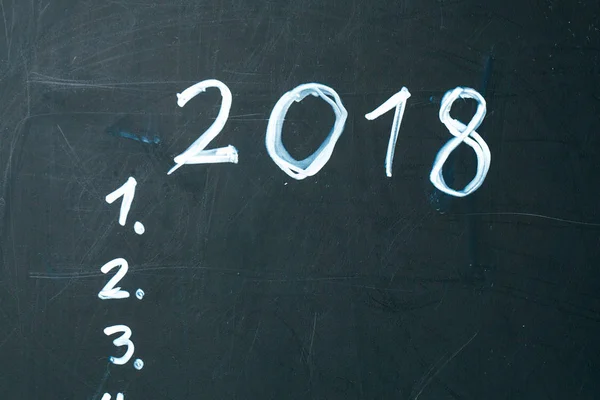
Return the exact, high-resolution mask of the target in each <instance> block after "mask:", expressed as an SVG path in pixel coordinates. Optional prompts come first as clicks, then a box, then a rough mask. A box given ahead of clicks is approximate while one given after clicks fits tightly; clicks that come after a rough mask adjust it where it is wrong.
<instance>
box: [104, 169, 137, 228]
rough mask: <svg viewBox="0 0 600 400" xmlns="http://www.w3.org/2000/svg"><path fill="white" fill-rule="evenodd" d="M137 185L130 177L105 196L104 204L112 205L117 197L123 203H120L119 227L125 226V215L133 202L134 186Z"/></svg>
mask: <svg viewBox="0 0 600 400" xmlns="http://www.w3.org/2000/svg"><path fill="white" fill-rule="evenodd" d="M136 185H137V181H136V180H135V178H134V177H132V176H130V177H129V179H127V182H125V183H124V184H123V185H122V186H121V187H120V188H118V189H117V190H115V191H114V192H112V193H110V194H107V195H106V202H107V203H108V204H112V203H114V201H115V200H117V199H118V198H119V197H123V201H122V202H121V210H120V211H119V225H121V226H125V222H127V214H129V209H130V208H131V203H132V202H133V196H135V186H136Z"/></svg>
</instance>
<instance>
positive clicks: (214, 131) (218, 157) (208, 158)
mask: <svg viewBox="0 0 600 400" xmlns="http://www.w3.org/2000/svg"><path fill="white" fill-rule="evenodd" d="M211 87H214V88H217V89H219V90H220V91H221V97H223V101H222V102H221V109H220V110H219V114H218V115H217V119H215V122H213V123H212V125H211V126H210V127H209V128H208V129H207V130H206V132H204V133H203V134H202V135H200V137H199V138H198V139H196V141H194V143H192V144H191V145H190V147H188V148H187V149H186V150H185V151H184V152H183V153H181V154H179V155H178V156H177V157H175V158H174V159H173V161H175V164H176V165H175V166H174V167H173V168H171V169H170V170H169V172H167V175H170V174H172V173H173V172H175V171H176V170H177V169H178V168H180V167H181V166H183V165H185V164H207V163H234V164H237V162H238V152H237V149H236V148H235V147H233V146H232V145H229V146H227V147H221V148H218V149H212V150H204V149H205V147H206V146H207V145H208V144H209V143H210V142H211V141H212V140H213V139H214V138H215V137H217V135H218V134H219V133H221V131H222V130H223V127H224V126H225V123H226V122H227V118H229V110H230V109H231V101H232V100H231V91H230V90H229V88H228V87H227V85H225V84H224V83H223V82H221V81H218V80H216V79H208V80H205V81H202V82H198V83H196V84H195V85H192V86H190V87H189V88H187V89H185V90H184V91H183V92H181V93H177V105H178V106H179V107H183V106H185V104H186V103H187V102H188V101H190V100H191V99H193V98H194V97H196V96H197V95H198V94H199V93H203V92H205V91H206V89H208V88H211Z"/></svg>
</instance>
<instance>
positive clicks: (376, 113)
mask: <svg viewBox="0 0 600 400" xmlns="http://www.w3.org/2000/svg"><path fill="white" fill-rule="evenodd" d="M409 97H410V92H409V91H408V89H407V88H405V87H403V88H402V89H401V90H400V91H399V92H398V93H396V94H395V95H393V96H392V97H390V98H389V99H388V100H387V101H386V102H385V103H383V104H382V105H380V106H379V107H377V108H376V109H375V110H373V111H371V112H370V113H368V114H366V115H365V118H366V119H368V120H369V121H372V120H374V119H376V118H379V117H380V116H382V115H383V114H385V113H386V112H388V111H390V110H391V109H392V108H396V112H395V113H394V120H393V121H392V132H391V133H390V141H389V142H388V148H387V154H386V155H385V174H386V175H387V176H388V177H389V178H391V177H392V161H393V160H394V150H395V149H396V141H397V140H398V132H399V131H400V124H401V123H402V117H404V109H405V108H406V101H407V100H408V98H409Z"/></svg>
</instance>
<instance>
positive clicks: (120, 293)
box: [98, 258, 129, 300]
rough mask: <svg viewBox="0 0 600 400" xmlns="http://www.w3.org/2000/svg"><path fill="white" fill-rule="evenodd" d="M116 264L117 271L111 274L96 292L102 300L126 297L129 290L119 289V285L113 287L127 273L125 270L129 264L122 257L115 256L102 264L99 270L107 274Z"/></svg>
mask: <svg viewBox="0 0 600 400" xmlns="http://www.w3.org/2000/svg"><path fill="white" fill-rule="evenodd" d="M116 266H120V268H119V271H117V273H116V274H115V276H113V277H112V278H111V279H110V280H109V281H108V282H107V283H106V285H104V287H103V288H102V290H101V291H100V292H98V297H99V298H101V299H102V300H109V299H126V298H128V297H129V292H128V291H126V290H121V288H120V287H115V285H116V284H118V283H119V281H120V280H121V279H123V277H124V276H125V274H127V270H128V269H129V264H128V263H127V261H126V260H125V259H123V258H115V259H114V260H111V261H109V262H107V263H106V264H104V265H103V266H102V268H100V271H102V273H103V274H107V273H108V272H109V271H110V270H111V269H113V268H114V267H116Z"/></svg>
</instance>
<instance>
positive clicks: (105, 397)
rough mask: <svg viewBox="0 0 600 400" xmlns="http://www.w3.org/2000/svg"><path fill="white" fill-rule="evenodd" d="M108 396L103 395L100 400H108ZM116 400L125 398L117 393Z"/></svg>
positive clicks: (106, 394)
mask: <svg viewBox="0 0 600 400" xmlns="http://www.w3.org/2000/svg"><path fill="white" fill-rule="evenodd" d="M110 399H111V397H110V394H108V393H104V395H102V399H100V400H110ZM116 400H125V396H123V393H117V398H116Z"/></svg>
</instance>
